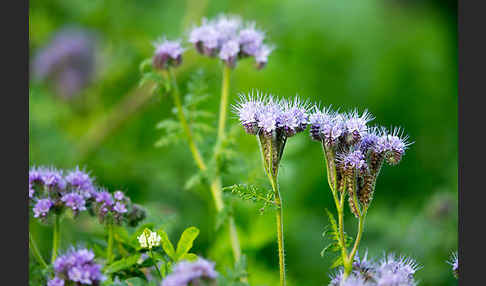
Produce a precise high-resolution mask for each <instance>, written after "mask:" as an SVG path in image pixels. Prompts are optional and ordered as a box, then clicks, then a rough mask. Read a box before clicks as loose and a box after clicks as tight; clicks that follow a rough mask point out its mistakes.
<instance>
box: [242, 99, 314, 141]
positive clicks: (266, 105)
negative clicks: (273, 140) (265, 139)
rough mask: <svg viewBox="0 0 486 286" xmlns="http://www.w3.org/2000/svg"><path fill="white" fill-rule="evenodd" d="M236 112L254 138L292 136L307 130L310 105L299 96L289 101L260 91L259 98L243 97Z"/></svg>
mask: <svg viewBox="0 0 486 286" xmlns="http://www.w3.org/2000/svg"><path fill="white" fill-rule="evenodd" d="M233 109H234V111H235V113H236V114H237V115H238V118H239V120H240V123H241V124H242V125H243V127H244V128H245V131H246V132H247V133H248V134H252V135H264V136H272V133H277V134H278V135H280V134H281V135H283V136H285V137H291V136H294V135H295V134H297V133H299V132H302V131H304V130H305V128H306V127H307V124H308V123H309V114H308V110H309V106H308V104H307V103H306V102H303V101H301V100H300V99H299V98H298V97H296V98H295V99H294V100H293V101H288V100H286V99H276V98H274V97H273V96H271V95H263V94H259V93H258V92H257V95H256V96H254V95H253V93H250V94H249V95H243V94H241V95H240V101H239V102H238V103H237V104H236V105H234V106H233Z"/></svg>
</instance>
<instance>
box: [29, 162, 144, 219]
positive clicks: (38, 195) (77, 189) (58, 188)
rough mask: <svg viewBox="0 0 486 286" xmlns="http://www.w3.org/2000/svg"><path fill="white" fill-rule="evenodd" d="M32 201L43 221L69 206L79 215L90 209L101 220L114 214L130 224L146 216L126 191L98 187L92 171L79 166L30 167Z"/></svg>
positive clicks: (30, 201) (30, 196) (34, 211)
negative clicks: (69, 167)
mask: <svg viewBox="0 0 486 286" xmlns="http://www.w3.org/2000/svg"><path fill="white" fill-rule="evenodd" d="M29 204H30V205H31V207H32V212H33V216H34V217H35V218H38V219H41V220H42V221H47V219H48V218H49V215H50V214H56V215H60V214H62V213H63V212H64V211H65V210H71V211H72V213H73V214H74V215H75V216H77V215H78V214H79V213H80V212H82V211H86V210H89V212H90V213H91V214H93V215H95V214H96V215H97V216H98V217H99V218H100V220H101V221H104V219H105V217H106V215H110V216H112V217H113V218H114V220H115V222H117V223H121V222H122V221H127V222H128V224H129V225H130V226H136V225H137V224H138V222H139V221H141V220H143V219H144V218H145V211H144V210H143V209H142V208H141V207H139V206H138V205H136V204H132V203H131V201H130V198H128V197H127V196H125V194H123V192H121V191H116V192H115V193H114V194H113V195H112V194H110V193H108V192H106V191H103V190H98V187H97V186H96V185H95V184H94V180H93V178H92V177H91V176H90V174H89V173H87V172H86V171H83V170H81V169H80V168H79V167H76V168H75V169H73V170H70V171H67V172H64V171H62V170H58V169H55V168H52V167H50V168H49V167H32V168H31V169H30V170H29Z"/></svg>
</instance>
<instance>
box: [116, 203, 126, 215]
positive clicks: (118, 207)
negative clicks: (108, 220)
mask: <svg viewBox="0 0 486 286" xmlns="http://www.w3.org/2000/svg"><path fill="white" fill-rule="evenodd" d="M113 210H114V211H116V212H117V213H120V214H123V213H126V212H127V208H126V207H125V204H122V203H120V202H116V204H115V207H113Z"/></svg>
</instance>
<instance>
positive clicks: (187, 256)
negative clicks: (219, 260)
mask: <svg viewBox="0 0 486 286" xmlns="http://www.w3.org/2000/svg"><path fill="white" fill-rule="evenodd" d="M180 260H187V261H196V260H197V255H196V254H194V253H186V254H184V255H182V257H181V258H180Z"/></svg>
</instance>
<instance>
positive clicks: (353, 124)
mask: <svg viewBox="0 0 486 286" xmlns="http://www.w3.org/2000/svg"><path fill="white" fill-rule="evenodd" d="M371 120H373V116H372V115H371V114H370V113H369V112H368V111H367V110H365V111H364V112H363V114H362V115H361V116H359V114H358V111H357V110H354V111H352V112H350V113H349V114H347V116H346V121H345V125H346V132H347V135H348V141H350V142H353V143H355V142H358V141H359V140H360V139H361V138H362V137H363V136H364V134H366V132H367V131H368V126H367V125H366V124H368V122H370V121H371Z"/></svg>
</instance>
